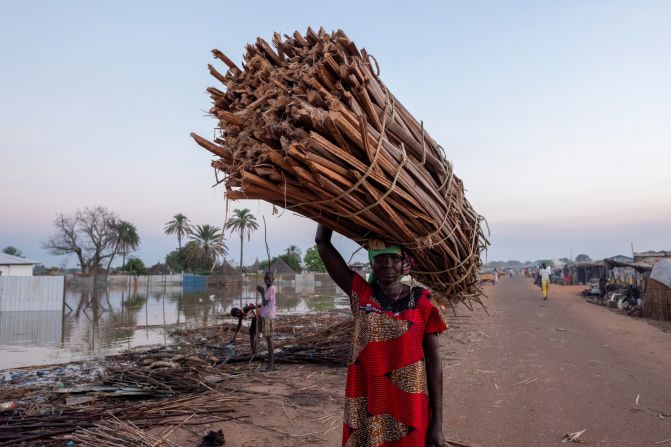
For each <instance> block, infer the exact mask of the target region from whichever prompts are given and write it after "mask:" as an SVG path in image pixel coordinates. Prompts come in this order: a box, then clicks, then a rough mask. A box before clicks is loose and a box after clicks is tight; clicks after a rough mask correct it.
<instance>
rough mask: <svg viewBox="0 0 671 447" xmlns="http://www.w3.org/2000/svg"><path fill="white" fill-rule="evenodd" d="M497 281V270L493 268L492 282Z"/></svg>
mask: <svg viewBox="0 0 671 447" xmlns="http://www.w3.org/2000/svg"><path fill="white" fill-rule="evenodd" d="M498 281H499V272H498V271H497V270H496V269H494V272H493V273H492V284H494V285H496V283H497V282H498Z"/></svg>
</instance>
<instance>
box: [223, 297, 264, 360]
mask: <svg viewBox="0 0 671 447" xmlns="http://www.w3.org/2000/svg"><path fill="white" fill-rule="evenodd" d="M258 307H261V306H258ZM256 308H257V306H255V305H254V304H247V305H245V306H244V307H243V308H242V309H239V308H237V307H234V308H233V309H231V316H233V317H235V318H237V319H238V327H237V329H235V334H233V338H231V341H230V343H235V339H236V338H237V336H238V332H240V328H241V327H242V320H243V319H245V318H247V317H248V316H251V317H252V324H250V325H249V340H250V342H251V344H252V354H256V343H255V342H256Z"/></svg>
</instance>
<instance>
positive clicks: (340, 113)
mask: <svg viewBox="0 0 671 447" xmlns="http://www.w3.org/2000/svg"><path fill="white" fill-rule="evenodd" d="M273 45H274V49H273V48H272V47H271V46H270V45H269V44H268V43H267V42H266V41H264V40H263V39H261V38H259V39H257V41H256V43H255V44H254V45H248V46H247V51H246V54H245V57H244V63H243V65H242V68H239V67H238V66H237V65H236V64H235V63H234V62H233V61H232V60H231V59H229V58H228V57H226V56H225V55H224V54H222V53H221V52H220V51H218V50H213V54H214V56H215V57H216V58H217V59H219V60H221V61H223V63H224V64H226V65H227V67H228V70H227V71H226V73H225V74H222V73H221V72H220V71H218V70H217V69H215V68H214V67H213V66H210V73H211V74H212V75H213V76H214V77H215V78H216V79H218V80H219V81H220V82H221V83H222V84H223V85H224V86H225V90H220V89H219V88H215V87H210V88H209V89H208V92H209V93H210V95H211V97H212V100H213V102H214V105H213V107H212V109H211V110H210V112H211V113H212V115H214V116H215V117H216V118H217V119H218V120H219V126H218V135H217V137H216V138H215V139H214V141H213V142H211V141H208V140H207V139H205V138H202V137H200V136H198V135H195V134H192V136H193V138H194V139H195V140H196V142H197V143H198V144H199V145H201V146H202V147H204V148H205V149H207V150H208V151H210V152H212V153H213V154H215V155H216V156H217V157H218V158H217V159H216V160H215V161H213V166H214V168H215V170H216V171H220V172H223V174H224V175H223V179H221V180H217V183H221V182H223V183H225V185H226V195H227V197H228V198H229V199H233V200H235V199H245V198H248V199H260V200H265V201H267V202H270V203H272V204H274V205H277V206H279V207H282V208H285V209H288V210H291V211H294V212H296V213H299V214H301V215H303V216H305V217H308V218H310V219H313V220H315V221H317V222H320V223H323V224H325V225H327V226H328V227H330V228H332V229H334V230H336V231H338V232H339V233H341V234H343V235H345V236H347V237H349V238H351V239H353V240H355V241H357V242H359V243H360V244H361V245H363V246H364V247H365V246H366V244H367V241H369V240H370V239H371V238H377V239H382V240H385V241H390V242H396V243H399V244H401V245H403V246H404V247H406V248H407V249H408V250H409V251H410V252H412V253H413V255H414V257H415V259H416V261H417V265H418V270H417V271H415V272H414V276H416V277H417V278H418V279H419V280H420V281H421V282H422V283H424V284H425V285H427V286H429V287H430V288H431V289H432V290H433V292H434V295H437V296H439V297H442V298H450V299H466V300H471V299H474V300H476V301H478V300H479V298H478V296H479V292H480V289H479V284H478V280H477V271H478V268H479V267H480V264H481V262H480V252H481V250H482V249H483V248H484V247H485V246H486V244H487V241H486V239H485V237H484V235H483V232H482V229H481V225H480V224H481V221H482V217H481V216H480V215H479V214H478V213H476V212H475V210H474V209H473V207H472V206H471V205H470V203H469V202H468V201H467V200H466V198H465V197H464V188H463V185H462V182H461V180H459V179H458V178H457V177H456V176H455V175H454V174H453V172H452V165H451V163H450V162H449V161H447V159H446V158H445V155H444V152H443V150H442V148H441V147H440V145H438V144H437V143H436V142H435V141H434V140H433V139H432V138H431V137H430V136H429V135H428V134H427V133H426V131H425V130H424V126H423V124H422V123H421V122H418V121H417V120H416V119H415V118H414V117H413V116H412V115H411V114H410V112H408V110H407V109H406V108H405V107H404V106H403V105H402V104H401V103H400V102H399V101H398V100H397V99H396V97H394V95H392V94H391V92H390V91H389V90H388V89H387V87H386V86H385V85H384V84H383V83H382V81H381V80H380V77H379V67H378V64H377V62H376V61H375V59H374V58H373V57H372V56H370V55H369V54H368V53H367V52H366V51H365V50H363V49H362V50H361V51H359V49H357V47H356V45H355V44H354V42H352V41H351V40H350V39H349V38H348V37H347V36H346V35H345V33H344V32H342V31H337V32H334V33H327V32H326V31H324V30H323V29H322V30H320V31H319V32H314V31H313V30H312V29H308V31H307V33H306V34H305V35H302V34H300V33H299V32H295V33H294V34H293V35H292V36H287V35H285V36H284V37H282V36H280V35H279V34H278V33H275V35H274V37H273ZM216 171H215V172H216Z"/></svg>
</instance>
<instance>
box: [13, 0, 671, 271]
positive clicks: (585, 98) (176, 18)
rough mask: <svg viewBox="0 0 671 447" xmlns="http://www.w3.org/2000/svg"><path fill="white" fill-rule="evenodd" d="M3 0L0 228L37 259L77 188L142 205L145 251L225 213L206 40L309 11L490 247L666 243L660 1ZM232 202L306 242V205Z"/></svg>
mask: <svg viewBox="0 0 671 447" xmlns="http://www.w3.org/2000/svg"><path fill="white" fill-rule="evenodd" d="M1 8H2V14H0V57H1V58H2V59H1V60H2V62H1V65H0V67H1V69H0V166H2V169H1V171H0V246H5V245H16V246H18V247H20V248H21V249H22V250H23V251H24V253H25V254H26V256H28V257H30V258H32V259H35V260H38V261H42V262H45V263H47V264H59V263H60V261H59V258H55V257H52V256H49V255H48V254H47V253H46V252H44V251H43V250H42V249H41V248H40V241H41V240H44V239H46V237H47V236H48V235H49V234H50V233H51V231H52V228H51V221H52V220H53V217H54V215H55V213H56V212H58V211H63V212H71V211H73V210H74V209H76V208H78V207H81V206H83V205H87V204H89V205H97V204H100V205H104V206H107V207H109V208H111V209H113V210H115V211H117V212H118V213H119V214H120V215H121V216H122V217H123V218H125V219H127V220H130V221H132V222H134V223H136V224H137V226H138V228H139V231H140V235H141V237H142V241H143V243H142V246H141V249H140V251H139V256H140V257H142V258H143V259H144V260H145V262H147V263H149V264H153V263H155V262H157V261H159V260H162V259H163V257H164V255H165V253H167V252H168V251H169V250H170V249H171V248H172V247H174V246H175V245H176V244H175V242H174V241H173V240H172V239H170V238H168V237H166V236H164V235H163V232H162V229H163V224H164V223H165V222H166V221H167V220H169V218H170V216H172V215H173V214H174V213H176V212H178V211H181V212H183V213H185V214H187V215H188V216H190V217H191V219H192V220H193V221H194V222H195V223H211V224H219V225H221V223H222V222H223V220H224V201H223V193H222V191H221V190H213V189H212V188H211V185H212V184H213V183H214V176H213V173H212V170H211V168H210V167H209V160H210V157H209V155H208V153H206V152H205V151H203V150H201V149H199V148H197V147H196V146H195V144H194V143H192V141H191V139H190V138H189V133H190V132H191V131H196V132H198V133H200V134H201V135H205V136H208V135H211V133H212V128H213V127H214V126H215V122H214V120H212V119H211V118H208V117H207V116H205V113H204V111H206V110H207V109H208V108H209V97H208V96H207V94H205V92H204V91H205V88H206V87H207V86H209V85H214V84H215V82H214V81H215V80H214V79H213V78H211V77H210V76H209V73H208V71H207V64H208V63H210V62H211V61H212V59H211V56H210V53H209V50H210V49H212V48H219V49H220V50H222V51H223V52H225V53H226V54H228V55H229V56H230V57H232V58H233V59H234V60H237V61H240V59H241V55H242V53H243V49H244V45H245V44H246V43H248V42H251V41H253V40H254V39H255V38H256V37H257V36H263V37H266V38H267V39H269V38H270V37H271V36H272V32H273V31H280V32H286V33H290V32H293V31H294V30H296V29H298V30H300V31H304V30H305V28H306V27H307V26H308V25H312V26H313V27H316V28H317V27H319V26H320V25H321V26H324V28H326V29H328V30H331V29H336V28H342V29H344V30H345V31H346V32H347V33H348V35H349V36H350V37H351V38H352V39H353V40H355V42H356V43H357V45H358V46H359V47H366V48H367V49H368V50H369V51H370V52H371V53H372V54H374V55H375V56H376V58H377V59H378V60H379V61H380V65H381V69H382V78H383V80H384V81H385V83H386V84H387V86H388V87H389V88H390V89H391V90H392V91H393V92H394V94H395V95H396V96H397V97H399V98H400V100H401V101H402V102H403V103H404V104H405V105H406V107H407V108H408V109H409V110H410V111H411V112H412V113H413V114H414V115H415V116H416V117H417V118H418V119H423V120H424V123H425V128H426V129H427V130H428V132H429V133H430V134H431V135H432V136H433V137H434V138H435V139H436V140H438V141H439V142H440V143H441V144H442V145H443V146H444V147H445V148H446V152H447V156H448V158H449V159H450V160H452V161H453V162H454V166H455V171H456V173H457V175H458V176H460V177H461V178H462V179H463V181H464V183H465V185H466V188H467V190H468V193H467V194H468V198H469V199H470V200H471V202H472V203H473V205H474V206H475V207H476V209H477V210H478V211H479V212H480V213H482V214H483V215H484V216H485V217H487V219H488V220H489V223H490V228H491V230H492V236H491V240H492V247H491V249H490V250H489V253H488V258H489V259H490V260H492V259H521V260H532V259H538V258H548V257H555V258H557V257H562V256H568V255H569V254H570V251H571V249H572V250H573V254H574V255H575V254H576V253H579V252H586V253H588V254H590V255H592V256H593V257H604V256H611V255H615V254H626V253H628V252H629V251H630V244H631V243H633V244H634V248H635V249H636V250H639V249H641V250H643V249H671V240H670V238H669V234H671V224H670V223H669V222H671V189H670V188H669V187H668V184H669V180H668V179H669V168H670V167H671V144H670V143H669V141H671V126H670V125H669V123H670V122H671V82H670V81H669V80H670V79H671V58H670V57H669V44H670V43H671V28H669V26H668V21H669V18H670V17H671V3H669V2H665V1H658V2H653V1H636V2H634V1H629V2H622V1H554V2H539V1H524V2H522V1H517V2H515V1H511V2H498V1H489V2H485V1H473V2H447V1H446V2H414V3H411V2H393V1H386V2H346V1H345V2H338V3H332V2H331V3H321V4H320V3H315V2H290V6H289V3H287V2H284V3H278V2H253V3H252V2H248V3H242V2H223V1H220V2H165V1H160V2H159V1H154V2H119V1H115V2H83V1H82V2H74V1H70V2H67V1H66V2H46V1H45V2H36V1H13V2H10V1H3V2H2V3H1ZM233 205H234V206H238V204H233ZM239 206H247V207H249V208H251V209H252V210H253V211H255V212H258V213H259V218H260V214H262V213H265V214H266V219H268V220H269V222H270V232H269V238H270V243H271V250H272V251H273V252H274V253H277V252H279V251H281V250H282V249H284V248H285V247H286V246H287V245H289V244H292V243H296V244H297V245H299V246H301V247H303V248H304V249H305V248H307V247H308V246H309V245H311V241H312V238H313V232H314V224H312V223H311V222H309V221H307V220H305V219H302V218H298V217H295V216H292V215H290V214H289V213H287V214H284V215H283V216H282V217H281V218H280V219H276V218H275V217H271V216H270V215H269V212H268V207H267V206H265V205H262V204H259V203H258V202H249V203H240V204H239ZM257 236H259V237H262V234H261V233H259V234H257ZM228 245H229V248H230V250H231V254H232V257H234V258H238V256H239V255H238V252H239V245H238V241H237V240H236V238H233V239H232V240H231V241H229V242H228ZM246 247H247V248H246V252H247V253H248V255H246V256H245V260H246V261H249V262H251V261H252V260H253V258H255V257H256V256H259V257H263V254H264V251H265V249H264V246H263V242H262V240H261V239H259V240H256V241H252V242H251V243H250V244H247V245H246ZM344 248H347V249H349V246H348V245H345V246H344ZM69 265H70V266H73V265H74V261H73V260H71V261H70V263H69Z"/></svg>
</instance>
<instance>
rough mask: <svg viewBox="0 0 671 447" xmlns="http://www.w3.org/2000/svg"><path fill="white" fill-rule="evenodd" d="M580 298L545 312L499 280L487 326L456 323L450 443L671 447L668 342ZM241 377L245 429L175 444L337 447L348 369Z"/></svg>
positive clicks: (462, 316) (524, 288) (555, 294)
mask: <svg viewBox="0 0 671 447" xmlns="http://www.w3.org/2000/svg"><path fill="white" fill-rule="evenodd" d="M581 289H582V287H579V286H575V287H563V286H551V288H550V300H549V301H547V302H543V301H542V300H541V293H540V289H538V288H537V287H535V286H533V284H532V283H531V280H529V279H524V278H503V279H502V280H501V281H500V282H499V284H497V285H496V286H495V287H491V286H488V287H487V288H486V292H487V294H488V295H489V298H488V300H487V303H488V310H489V314H486V313H485V312H483V311H482V310H476V311H473V312H471V311H467V310H463V311H460V312H459V316H457V317H452V318H450V329H449V330H448V332H447V333H446V334H444V335H443V336H442V342H441V343H442V349H443V354H444V368H445V369H444V373H445V422H444V428H445V433H446V435H447V437H448V438H449V439H454V440H461V441H463V442H465V443H468V444H469V445H472V446H473V447H475V446H480V447H490V446H492V447H493V446H496V447H509V446H510V447H513V446H515V447H527V446H543V447H545V446H560V445H570V444H562V439H561V436H562V435H563V434H564V433H568V432H571V433H573V432H578V431H580V430H583V429H586V431H585V432H584V434H583V435H582V436H581V438H580V439H582V440H583V441H584V442H585V444H584V445H587V446H607V447H608V446H627V447H638V446H653V447H654V446H656V445H657V446H661V447H667V446H668V447H671V333H669V332H664V331H663V330H661V329H659V328H658V327H655V326H653V325H652V324H650V323H648V322H647V321H646V320H642V319H635V318H631V317H626V316H623V315H619V314H617V313H615V312H613V311H611V310H609V309H606V308H605V307H602V306H597V305H594V304H590V303H587V302H585V300H584V299H583V298H582V297H580V296H579V295H578V293H579V291H580V290H581ZM667 326H668V325H667ZM241 368H242V369H243V370H244V369H245V368H246V367H244V366H242V365H241ZM245 376H246V377H247V379H242V378H240V379H235V380H233V382H231V383H233V384H235V389H237V392H239V393H240V396H241V401H240V404H239V406H238V410H239V411H241V412H242V413H245V414H248V415H249V418H247V419H246V420H245V421H242V420H241V421H239V422H224V423H221V424H213V425H212V426H199V427H194V428H193V429H189V430H186V429H182V430H178V432H177V433H176V434H175V435H173V436H174V437H175V438H176V439H175V440H176V441H178V442H179V443H181V444H180V445H185V446H188V445H195V444H196V442H195V440H196V439H197V438H198V436H199V435H200V436H202V434H204V433H205V432H206V431H207V430H208V429H211V428H213V429H219V428H222V429H223V430H224V433H225V434H226V440H227V443H226V445H227V446H229V445H230V446H233V447H241V446H286V447H293V446H334V447H335V446H338V445H340V437H341V424H342V408H343V393H344V383H345V369H344V368H331V367H318V366H311V365H296V366H292V365H281V367H280V369H279V370H278V371H275V372H271V373H261V372H253V371H252V372H251V373H250V372H247V373H245ZM242 398H244V399H242ZM660 413H667V414H668V416H665V417H664V418H662V417H661V416H660ZM180 431H181V432H180ZM665 440H668V441H667V442H664V443H660V442H661V441H665ZM656 443H657V444H656Z"/></svg>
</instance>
